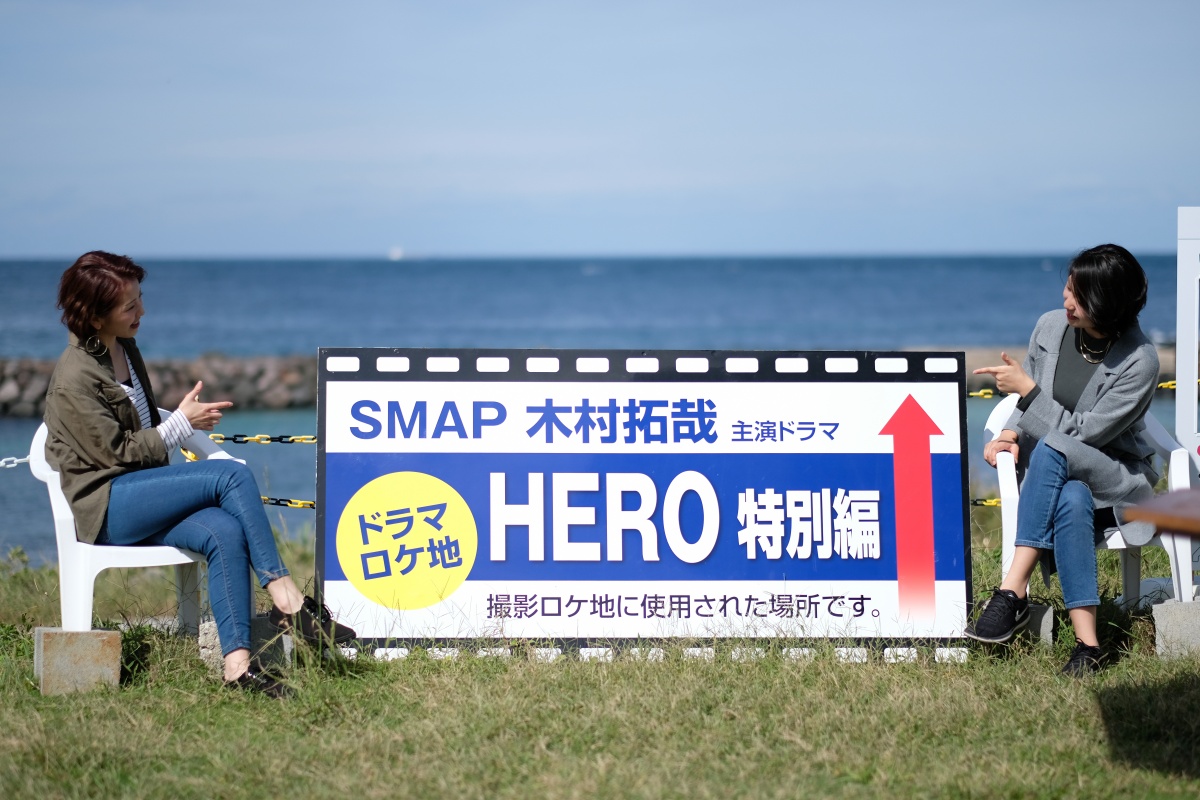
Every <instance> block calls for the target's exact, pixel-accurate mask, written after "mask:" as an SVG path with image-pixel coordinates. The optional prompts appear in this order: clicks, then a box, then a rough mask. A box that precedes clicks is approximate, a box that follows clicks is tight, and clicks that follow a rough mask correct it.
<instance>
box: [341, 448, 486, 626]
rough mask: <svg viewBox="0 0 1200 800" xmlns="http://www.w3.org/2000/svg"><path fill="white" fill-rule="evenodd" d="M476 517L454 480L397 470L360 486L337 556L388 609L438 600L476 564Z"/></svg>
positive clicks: (348, 506)
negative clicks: (452, 481)
mask: <svg viewBox="0 0 1200 800" xmlns="http://www.w3.org/2000/svg"><path fill="white" fill-rule="evenodd" d="M478 548H479V533H478V530H477V529H476V527H475V517H474V515H472V514H471V509H470V507H469V506H468V505H467V501H466V500H463V498H462V495H460V494H459V493H458V492H457V491H455V489H454V487H453V486H451V485H450V484H448V483H446V482H445V481H442V480H440V479H438V478H435V477H433V476H432V475H426V474H425V473H423V472H393V473H391V474H388V475H383V476H381V477H378V478H376V479H375V480H373V481H371V482H370V483H368V484H367V485H365V486H363V487H362V488H361V489H359V490H358V491H357V492H355V493H354V496H353V497H351V498H350V502H349V503H347V504H346V508H345V510H343V511H342V517H341V519H340V520H339V521H338V529H337V554H338V562H339V563H340V564H341V565H342V572H344V573H345V574H346V577H347V578H348V579H349V581H350V583H351V584H352V585H353V586H354V588H355V589H357V590H358V591H359V592H361V593H362V595H363V596H364V597H366V598H367V599H369V600H372V601H374V602H376V603H378V604H379V605H381V606H387V607H388V608H397V609H402V610H408V611H411V610H414V609H418V608H428V607H429V606H431V605H434V604H435V603H440V602H441V601H442V600H445V599H446V598H447V597H449V596H450V595H452V594H454V592H455V591H456V590H457V589H458V587H459V586H461V585H462V582H463V581H464V580H466V579H467V575H469V574H470V573H471V567H472V566H474V564H475V553H476V551H477V550H478Z"/></svg>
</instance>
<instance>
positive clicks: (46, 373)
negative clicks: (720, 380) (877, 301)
mask: <svg viewBox="0 0 1200 800" xmlns="http://www.w3.org/2000/svg"><path fill="white" fill-rule="evenodd" d="M923 349H928V350H939V349H948V348H923ZM1002 349H1004V348H1000V347H994V348H972V349H970V350H967V351H966V361H967V389H968V390H969V391H978V390H979V389H985V388H994V387H995V382H994V381H992V380H991V378H989V377H988V376H986V375H983V376H976V375H972V374H971V371H972V370H974V369H977V368H979V367H986V366H993V365H995V364H999V363H1000V351H1001V350H1002ZM1007 352H1008V353H1009V355H1011V356H1012V357H1013V358H1015V359H1017V360H1018V361H1020V360H1022V359H1024V358H1025V350H1024V348H1009V349H1008V350H1007ZM1158 358H1159V364H1160V369H1159V380H1160V381H1169V380H1174V379H1175V350H1174V348H1171V347H1160V348H1159V350H1158ZM146 367H147V369H149V370H150V380H151V382H152V383H153V384H154V389H155V392H156V393H157V395H158V402H159V405H161V406H162V407H163V408H175V407H176V406H177V405H178V404H179V401H180V399H181V398H182V397H183V395H184V393H185V392H187V391H188V390H189V389H191V388H192V387H193V386H195V385H196V381H201V380H202V381H204V395H203V398H204V399H206V400H232V401H233V403H234V407H235V408H242V409H249V408H270V409H278V408H312V407H314V406H316V404H317V359H316V358H315V357H313V356H257V357H251V358H234V357H231V356H221V355H209V356H202V357H200V358H198V359H194V360H183V359H171V360H166V361H149V362H147V364H146ZM53 371H54V362H53V361H38V360H33V359H25V358H22V359H9V360H3V359H0V416H9V417H40V416H42V411H43V409H44V406H45V401H46V387H47V386H48V385H49V383H50V373H51V372H53Z"/></svg>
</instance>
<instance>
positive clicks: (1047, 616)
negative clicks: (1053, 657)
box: [1026, 603, 1054, 645]
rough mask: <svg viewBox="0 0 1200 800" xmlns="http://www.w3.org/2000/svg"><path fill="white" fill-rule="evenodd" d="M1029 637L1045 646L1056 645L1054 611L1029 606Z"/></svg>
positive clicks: (1044, 607) (1031, 604)
mask: <svg viewBox="0 0 1200 800" xmlns="http://www.w3.org/2000/svg"><path fill="white" fill-rule="evenodd" d="M1026 630H1027V631H1028V632H1029V635H1030V636H1032V637H1033V638H1034V639H1037V640H1038V641H1039V642H1041V643H1042V644H1044V645H1053V644H1054V609H1053V608H1051V607H1050V606H1039V605H1034V604H1033V603H1030V604H1029V627H1028V628H1026Z"/></svg>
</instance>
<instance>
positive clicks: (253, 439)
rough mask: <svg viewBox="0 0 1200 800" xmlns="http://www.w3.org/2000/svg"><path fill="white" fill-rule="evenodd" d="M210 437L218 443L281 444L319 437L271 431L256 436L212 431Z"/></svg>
mask: <svg viewBox="0 0 1200 800" xmlns="http://www.w3.org/2000/svg"><path fill="white" fill-rule="evenodd" d="M208 438H210V439H212V440H213V441H214V442H216V443H217V444H270V443H271V442H279V443H280V444H316V443H317V437H315V436H309V435H303V436H272V435H271V434H269V433H259V434H255V435H254V436H247V435H246V434H244V433H234V434H231V435H229V436H226V435H225V434H223V433H210V434H209V435H208Z"/></svg>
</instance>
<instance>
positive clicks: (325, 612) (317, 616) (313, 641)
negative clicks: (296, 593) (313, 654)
mask: <svg viewBox="0 0 1200 800" xmlns="http://www.w3.org/2000/svg"><path fill="white" fill-rule="evenodd" d="M267 620H268V621H269V622H270V623H271V625H272V626H273V627H274V628H275V630H277V631H280V632H281V633H288V634H291V635H293V636H295V635H297V634H299V635H300V636H301V637H302V638H303V639H304V641H306V642H308V643H309V644H310V645H312V646H313V647H323V646H325V645H326V644H328V643H330V642H332V643H334V644H343V643H344V642H349V641H351V640H353V639H355V638H357V637H358V634H357V633H355V632H354V629H353V628H350V627H347V626H345V625H343V624H341V623H340V622H337V621H336V620H334V618H333V615H332V614H330V613H329V607H328V606H324V605H318V604H317V601H316V600H313V599H312V598H311V597H305V598H304V605H302V606H301V607H300V610H299V611H297V612H296V613H295V614H285V613H283V612H282V611H280V610H279V607H278V606H272V607H271V611H270V612H269V613H268V614H267Z"/></svg>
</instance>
